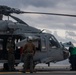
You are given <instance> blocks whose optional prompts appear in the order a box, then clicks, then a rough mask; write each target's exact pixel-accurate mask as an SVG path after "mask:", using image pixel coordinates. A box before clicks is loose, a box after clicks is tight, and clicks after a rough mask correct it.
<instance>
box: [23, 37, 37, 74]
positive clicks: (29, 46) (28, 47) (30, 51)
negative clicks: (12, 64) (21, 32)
mask: <svg viewBox="0 0 76 75" xmlns="http://www.w3.org/2000/svg"><path fill="white" fill-rule="evenodd" d="M35 51H36V48H35V45H34V44H33V43H32V39H31V38H28V41H27V43H26V44H25V45H24V47H23V52H22V54H24V61H23V62H24V66H23V72H24V73H25V72H26V70H27V67H28V66H30V73H33V56H34V54H35ZM28 62H29V63H28ZM28 64H30V65H28Z"/></svg>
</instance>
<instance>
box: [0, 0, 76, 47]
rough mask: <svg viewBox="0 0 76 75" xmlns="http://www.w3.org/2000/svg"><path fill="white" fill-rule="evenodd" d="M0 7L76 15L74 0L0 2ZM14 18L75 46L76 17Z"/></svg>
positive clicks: (2, 0)
mask: <svg viewBox="0 0 76 75" xmlns="http://www.w3.org/2000/svg"><path fill="white" fill-rule="evenodd" d="M0 5H7V6H10V7H13V8H18V9H20V10H23V11H29V12H30V11H32V12H45V13H62V14H63V13H64V14H73V15H74V14H75V15H76V0H0ZM14 15H15V14H14ZM15 16H17V17H19V18H21V19H22V20H23V21H25V22H26V23H27V24H28V25H30V26H33V27H36V28H38V29H41V30H42V29H44V30H45V31H46V32H47V33H51V34H53V35H54V36H55V37H56V38H57V39H58V40H59V41H61V42H69V41H71V42H73V44H75V46H76V17H67V16H56V15H36V14H21V15H15Z"/></svg>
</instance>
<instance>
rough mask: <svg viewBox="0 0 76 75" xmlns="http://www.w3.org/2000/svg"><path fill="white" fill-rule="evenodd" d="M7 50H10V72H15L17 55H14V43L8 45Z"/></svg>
mask: <svg viewBox="0 0 76 75" xmlns="http://www.w3.org/2000/svg"><path fill="white" fill-rule="evenodd" d="M7 50H8V67H9V71H14V64H15V55H14V44H13V43H12V42H8V43H7Z"/></svg>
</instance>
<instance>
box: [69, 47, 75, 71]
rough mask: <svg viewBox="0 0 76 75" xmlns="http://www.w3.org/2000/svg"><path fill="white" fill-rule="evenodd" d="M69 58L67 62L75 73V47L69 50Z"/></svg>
mask: <svg viewBox="0 0 76 75" xmlns="http://www.w3.org/2000/svg"><path fill="white" fill-rule="evenodd" d="M69 52H70V57H69V61H70V63H71V68H72V69H71V70H73V71H76V47H70V48H69Z"/></svg>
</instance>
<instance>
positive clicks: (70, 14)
mask: <svg viewBox="0 0 76 75" xmlns="http://www.w3.org/2000/svg"><path fill="white" fill-rule="evenodd" d="M22 13H27V14H45V15H58V16H69V17H76V15H71V14H59V13H43V12H22Z"/></svg>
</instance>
